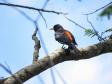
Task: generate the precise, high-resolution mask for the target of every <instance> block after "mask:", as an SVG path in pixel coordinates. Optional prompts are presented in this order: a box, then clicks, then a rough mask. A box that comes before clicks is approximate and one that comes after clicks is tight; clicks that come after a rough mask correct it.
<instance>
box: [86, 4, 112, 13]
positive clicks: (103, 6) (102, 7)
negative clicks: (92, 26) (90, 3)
mask: <svg viewBox="0 0 112 84" xmlns="http://www.w3.org/2000/svg"><path fill="white" fill-rule="evenodd" d="M111 4H112V2H110V3H108V4H106V5H105V6H103V7H101V8H99V9H97V10H95V11H93V12H91V13H87V14H84V15H91V14H93V13H95V12H98V11H99V10H101V9H103V8H106V7H107V6H109V5H111Z"/></svg>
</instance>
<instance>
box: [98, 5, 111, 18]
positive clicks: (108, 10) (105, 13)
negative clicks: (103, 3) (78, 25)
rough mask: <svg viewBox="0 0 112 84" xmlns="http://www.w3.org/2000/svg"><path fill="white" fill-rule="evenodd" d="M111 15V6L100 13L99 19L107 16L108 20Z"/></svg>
mask: <svg viewBox="0 0 112 84" xmlns="http://www.w3.org/2000/svg"><path fill="white" fill-rule="evenodd" d="M111 15H112V5H110V6H108V7H107V8H105V9H104V10H103V11H102V12H101V13H100V15H99V16H100V17H103V16H107V17H108V19H110V16H111Z"/></svg>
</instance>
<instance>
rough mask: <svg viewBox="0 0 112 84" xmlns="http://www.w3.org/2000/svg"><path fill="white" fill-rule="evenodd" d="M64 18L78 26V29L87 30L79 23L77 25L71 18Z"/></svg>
mask: <svg viewBox="0 0 112 84" xmlns="http://www.w3.org/2000/svg"><path fill="white" fill-rule="evenodd" d="M64 17H65V18H66V19H67V20H69V21H70V22H72V23H74V24H75V25H76V26H78V27H80V28H82V29H83V30H86V28H85V27H83V26H81V25H79V24H78V23H76V22H75V21H73V20H71V19H70V18H68V17H66V16H64Z"/></svg>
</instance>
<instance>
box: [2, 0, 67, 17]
mask: <svg viewBox="0 0 112 84" xmlns="http://www.w3.org/2000/svg"><path fill="white" fill-rule="evenodd" d="M0 5H5V6H11V7H19V8H25V9H30V10H35V11H42V12H48V13H55V14H63V15H66V14H67V13H63V12H57V11H54V10H45V9H39V8H34V7H29V6H22V5H17V4H10V3H1V2H0Z"/></svg>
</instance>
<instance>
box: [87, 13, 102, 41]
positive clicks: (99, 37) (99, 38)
mask: <svg viewBox="0 0 112 84" xmlns="http://www.w3.org/2000/svg"><path fill="white" fill-rule="evenodd" d="M87 22H88V23H89V24H90V25H91V27H92V29H93V31H94V33H95V35H96V36H97V37H98V40H99V41H102V40H103V41H104V39H103V38H102V37H101V36H100V35H99V34H98V32H97V30H96V29H95V27H94V26H93V24H92V22H91V21H90V20H89V18H88V15H87Z"/></svg>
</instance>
